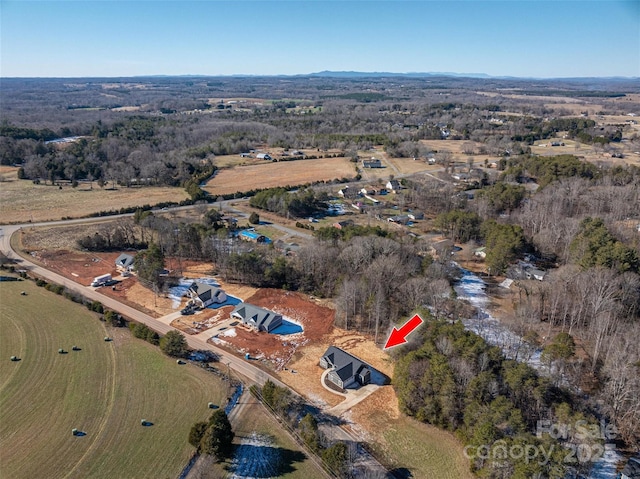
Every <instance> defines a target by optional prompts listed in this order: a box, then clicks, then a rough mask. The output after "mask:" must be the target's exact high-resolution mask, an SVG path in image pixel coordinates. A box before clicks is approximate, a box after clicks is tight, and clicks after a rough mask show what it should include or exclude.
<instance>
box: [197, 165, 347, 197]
mask: <svg viewBox="0 0 640 479" xmlns="http://www.w3.org/2000/svg"><path fill="white" fill-rule="evenodd" d="M355 174H356V173H355V167H354V164H353V163H351V162H350V161H349V159H348V158H319V159H316V160H298V161H279V162H275V163H273V162H268V163H263V164H257V165H248V166H238V167H236V168H232V169H223V170H220V171H218V172H217V173H216V175H215V176H214V177H213V178H211V179H210V180H209V181H208V182H207V184H206V185H205V187H204V188H203V189H204V190H205V191H207V192H209V193H210V194H212V195H223V194H228V193H235V192H238V191H249V190H252V189H256V188H274V187H277V186H287V185H292V186H293V185H300V184H303V183H311V182H313V181H321V180H324V181H330V180H334V179H337V178H343V177H352V176H355Z"/></svg>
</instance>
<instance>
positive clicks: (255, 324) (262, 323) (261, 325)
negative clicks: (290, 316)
mask: <svg viewBox="0 0 640 479" xmlns="http://www.w3.org/2000/svg"><path fill="white" fill-rule="evenodd" d="M231 316H233V317H235V318H238V319H240V320H241V321H242V322H243V323H244V324H246V325H247V326H249V327H251V328H253V329H255V330H256V331H265V332H267V333H270V332H271V331H273V330H274V329H276V328H277V327H278V326H280V325H281V324H282V315H281V314H278V313H274V312H273V311H269V310H268V309H264V308H260V307H259V306H255V305H253V304H249V303H240V304H238V305H237V306H236V307H235V309H234V310H233V311H232V312H231Z"/></svg>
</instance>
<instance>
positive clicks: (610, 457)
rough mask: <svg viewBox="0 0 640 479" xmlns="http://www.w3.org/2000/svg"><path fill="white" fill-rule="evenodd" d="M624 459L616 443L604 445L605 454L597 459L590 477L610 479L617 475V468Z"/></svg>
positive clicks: (592, 478)
mask: <svg viewBox="0 0 640 479" xmlns="http://www.w3.org/2000/svg"><path fill="white" fill-rule="evenodd" d="M622 460H624V458H623V457H622V455H621V454H620V453H619V452H618V451H617V450H616V447H615V445H614V444H605V445H604V454H603V455H602V457H600V459H598V460H596V461H595V463H594V464H593V467H592V468H591V471H590V472H589V476H588V479H610V478H612V477H616V468H617V466H618V463H620V461H622Z"/></svg>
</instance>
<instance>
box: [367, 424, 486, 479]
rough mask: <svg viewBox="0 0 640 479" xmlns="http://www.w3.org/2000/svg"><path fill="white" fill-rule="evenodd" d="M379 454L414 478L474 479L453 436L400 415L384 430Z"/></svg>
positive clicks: (467, 462)
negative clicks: (408, 472) (407, 471)
mask: <svg viewBox="0 0 640 479" xmlns="http://www.w3.org/2000/svg"><path fill="white" fill-rule="evenodd" d="M381 431H383V432H382V437H383V438H384V445H383V446H382V448H383V450H382V451H380V452H381V453H382V455H383V456H386V457H387V460H388V461H389V462H390V463H391V464H393V465H394V467H396V468H397V469H400V470H404V469H408V470H409V471H411V477H414V478H415V479H429V478H432V477H438V478H441V479H467V478H468V479H471V478H472V477H474V476H473V475H472V474H471V472H470V471H469V461H468V460H467V459H465V457H464V456H463V455H462V447H461V446H460V443H459V442H458V441H456V440H455V438H454V437H453V435H452V434H450V433H448V432H446V431H442V430H440V429H438V428H436V427H433V426H429V425H427V424H422V423H420V422H418V421H416V420H414V419H411V418H408V417H404V416H401V417H400V418H398V419H397V420H395V421H392V422H391V423H389V424H386V425H385V426H384V428H383V429H381Z"/></svg>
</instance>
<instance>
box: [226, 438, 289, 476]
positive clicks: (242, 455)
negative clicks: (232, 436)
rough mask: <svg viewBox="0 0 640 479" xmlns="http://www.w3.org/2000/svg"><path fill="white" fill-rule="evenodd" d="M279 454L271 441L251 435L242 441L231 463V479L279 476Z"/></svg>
mask: <svg viewBox="0 0 640 479" xmlns="http://www.w3.org/2000/svg"><path fill="white" fill-rule="evenodd" d="M279 464H280V453H279V451H278V448H277V447H274V445H273V440H272V439H271V438H270V437H268V436H265V435H261V434H257V433H256V432H253V433H251V435H249V436H248V437H245V438H243V439H242V441H241V443H240V446H239V447H238V448H237V449H236V453H235V456H234V458H233V461H232V463H231V471H232V474H231V476H230V477H231V479H258V478H260V479H268V478H276V477H279V476H280V471H279V469H280V467H279Z"/></svg>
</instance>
